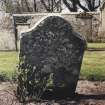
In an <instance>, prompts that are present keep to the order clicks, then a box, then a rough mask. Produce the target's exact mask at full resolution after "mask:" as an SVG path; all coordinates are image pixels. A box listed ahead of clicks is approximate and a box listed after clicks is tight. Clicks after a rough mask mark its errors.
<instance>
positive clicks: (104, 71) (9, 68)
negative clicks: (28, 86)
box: [0, 43, 105, 105]
mask: <svg viewBox="0 0 105 105" xmlns="http://www.w3.org/2000/svg"><path fill="white" fill-rule="evenodd" d="M89 49H90V50H89ZM17 64H18V53H17V52H0V79H4V80H5V79H6V78H7V79H9V80H11V79H12V75H13V74H14V71H15V70H16V65H17ZM80 79H82V80H79V82H78V85H77V90H76V95H75V97H74V99H73V100H70V99H67V100H59V101H57V102H56V101H55V100H52V101H50V102H48V100H46V101H45V102H42V103H40V104H38V103H37V104H28V105H105V43H101V44H100V43H89V44H88V50H87V51H86V52H85V54H84V59H83V62H82V67H81V75H80ZM88 80H91V81H92V82H90V81H88ZM95 81H96V82H95ZM14 89H15V86H14V84H13V85H11V84H10V82H1V83H0V105H22V104H20V103H19V102H18V100H17V99H16V97H15V95H14V92H13V90H14ZM15 90H16V89H15ZM48 103H49V104H48Z"/></svg>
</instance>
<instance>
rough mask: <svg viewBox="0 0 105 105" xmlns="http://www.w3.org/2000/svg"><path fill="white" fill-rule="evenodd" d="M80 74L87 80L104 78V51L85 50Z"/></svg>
mask: <svg viewBox="0 0 105 105" xmlns="http://www.w3.org/2000/svg"><path fill="white" fill-rule="evenodd" d="M81 76H82V77H84V78H86V79H89V80H105V51H92V52H88V51H86V52H85V55H84V59H83V64H82V68H81Z"/></svg>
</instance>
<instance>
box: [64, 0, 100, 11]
mask: <svg viewBox="0 0 105 105" xmlns="http://www.w3.org/2000/svg"><path fill="white" fill-rule="evenodd" d="M83 2H84V3H83ZM100 2H101V0H84V1H83V0H63V3H64V4H65V5H66V6H67V8H68V9H69V10H70V11H72V12H77V11H78V8H79V7H80V8H81V9H83V10H84V11H86V12H89V11H96V9H97V8H98V7H99V6H100ZM84 4H86V5H84Z"/></svg>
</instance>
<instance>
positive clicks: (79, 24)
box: [30, 13, 100, 42]
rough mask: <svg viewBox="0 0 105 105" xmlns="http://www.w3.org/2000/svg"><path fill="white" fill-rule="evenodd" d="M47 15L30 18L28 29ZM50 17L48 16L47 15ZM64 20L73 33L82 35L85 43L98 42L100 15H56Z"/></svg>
mask: <svg viewBox="0 0 105 105" xmlns="http://www.w3.org/2000/svg"><path fill="white" fill-rule="evenodd" d="M47 15H48V14H36V15H34V16H32V18H31V25H30V27H32V26H34V24H35V23H36V22H37V21H39V20H40V19H41V18H43V17H44V16H47ZM49 15H50V14H49ZM57 15H60V16H61V17H63V18H65V19H66V20H67V21H68V22H69V23H70V24H71V25H72V26H73V28H74V30H75V31H77V32H79V33H80V34H81V35H84V36H85V38H86V39H87V41H89V42H97V41H99V36H98V30H99V27H100V14H99V13H93V14H92V13H90V14H88V15H86V14H82V13H71V14H63V13H62V14H57Z"/></svg>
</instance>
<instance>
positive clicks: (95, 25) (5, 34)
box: [0, 13, 105, 50]
mask: <svg viewBox="0 0 105 105" xmlns="http://www.w3.org/2000/svg"><path fill="white" fill-rule="evenodd" d="M47 15H51V14H50V13H44V14H42V13H38V14H17V15H13V16H11V15H10V14H5V13H4V14H3V15H2V18H1V17H0V50H16V43H15V32H14V24H13V22H14V21H13V17H14V18H15V17H17V18H19V19H20V22H18V21H19V20H18V19H16V20H15V22H16V23H15V24H16V25H15V28H16V30H17V35H18V39H19V38H20V33H21V32H23V31H26V30H27V29H29V28H31V27H33V26H34V25H35V23H36V22H38V21H39V20H40V19H41V18H43V17H44V16H47ZM52 15H53V14H52ZM56 15H60V16H62V17H63V18H65V19H66V20H67V21H68V22H70V23H71V25H72V26H73V28H74V31H76V32H79V33H80V34H81V35H84V36H85V38H86V39H87V40H88V41H91V42H105V38H103V37H104V34H102V33H105V32H104V31H105V30H104V28H100V27H101V26H102V24H101V19H100V14H99V13H90V14H88V15H86V14H85V15H84V14H82V13H69V14H64V13H61V14H58V13H56ZM25 17H27V18H26V20H24V18H25ZM22 19H23V20H24V21H23V20H22ZM17 20H18V21H17ZM103 24H104V23H103ZM99 33H101V34H99ZM17 41H18V40H17Z"/></svg>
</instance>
